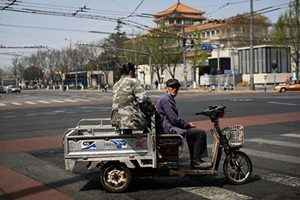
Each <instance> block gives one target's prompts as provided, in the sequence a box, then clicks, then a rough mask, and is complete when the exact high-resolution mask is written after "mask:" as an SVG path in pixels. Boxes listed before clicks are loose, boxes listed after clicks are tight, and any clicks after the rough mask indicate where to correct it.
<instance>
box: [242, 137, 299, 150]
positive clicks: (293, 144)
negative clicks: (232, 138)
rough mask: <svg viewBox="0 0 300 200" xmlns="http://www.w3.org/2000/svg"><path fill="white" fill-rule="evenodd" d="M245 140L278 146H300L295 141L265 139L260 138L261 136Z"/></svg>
mask: <svg viewBox="0 0 300 200" xmlns="http://www.w3.org/2000/svg"><path fill="white" fill-rule="evenodd" d="M246 142H255V143H259V144H271V145H278V146H283V147H293V148H300V144H297V143H293V142H284V141H276V140H266V139H262V138H253V139H247V140H246Z"/></svg>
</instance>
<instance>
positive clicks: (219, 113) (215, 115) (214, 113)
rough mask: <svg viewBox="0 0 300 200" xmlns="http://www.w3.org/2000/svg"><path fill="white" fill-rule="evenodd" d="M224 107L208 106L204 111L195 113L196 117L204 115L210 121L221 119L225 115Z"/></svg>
mask: <svg viewBox="0 0 300 200" xmlns="http://www.w3.org/2000/svg"><path fill="white" fill-rule="evenodd" d="M225 109H226V106H224V105H213V106H209V107H208V108H206V109H205V110H203V111H201V112H198V113H195V114H196V115H204V116H207V117H209V118H210V119H211V120H212V121H215V120H217V119H219V118H220V117H223V115H224V113H225Z"/></svg>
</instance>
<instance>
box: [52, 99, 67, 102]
mask: <svg viewBox="0 0 300 200" xmlns="http://www.w3.org/2000/svg"><path fill="white" fill-rule="evenodd" d="M51 101H52V102H55V103H63V102H64V101H62V100H56V99H54V100H51Z"/></svg>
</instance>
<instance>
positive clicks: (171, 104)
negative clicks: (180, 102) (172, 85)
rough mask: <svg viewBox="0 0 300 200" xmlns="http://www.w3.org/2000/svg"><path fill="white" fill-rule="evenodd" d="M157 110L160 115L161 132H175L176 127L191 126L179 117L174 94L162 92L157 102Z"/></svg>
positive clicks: (185, 127) (184, 127)
mask: <svg viewBox="0 0 300 200" xmlns="http://www.w3.org/2000/svg"><path fill="white" fill-rule="evenodd" d="M156 110H157V112H158V114H159V117H160V123H159V124H160V127H159V129H160V132H161V133H174V130H176V128H180V129H187V128H189V124H188V123H187V122H185V121H184V120H183V119H181V118H180V117H179V115H178V110H177V108H176V102H175V99H174V97H173V96H172V95H170V94H162V95H161V96H160V97H159V98H158V100H157V102H156ZM175 132H176V131H175Z"/></svg>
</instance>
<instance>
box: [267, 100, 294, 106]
mask: <svg viewBox="0 0 300 200" xmlns="http://www.w3.org/2000/svg"><path fill="white" fill-rule="evenodd" d="M268 103H270V104H278V105H286V106H297V104H294V103H284V102H276V101H269V102H268Z"/></svg>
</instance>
